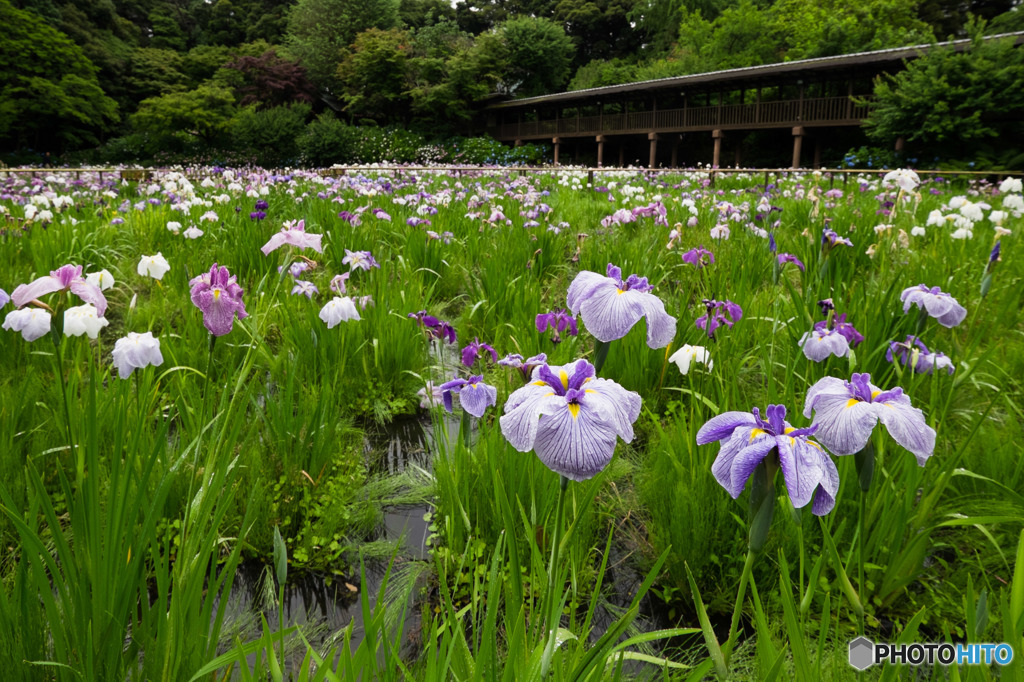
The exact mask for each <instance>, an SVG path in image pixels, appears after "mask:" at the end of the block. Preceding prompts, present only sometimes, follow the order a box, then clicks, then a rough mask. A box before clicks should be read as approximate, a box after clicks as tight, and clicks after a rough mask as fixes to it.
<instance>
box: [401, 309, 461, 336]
mask: <svg viewBox="0 0 1024 682" xmlns="http://www.w3.org/2000/svg"><path fill="white" fill-rule="evenodd" d="M408 317H409V318H411V319H413V320H416V322H417V323H419V325H420V326H421V327H423V328H424V329H426V330H427V331H428V332H430V335H431V336H432V337H433V338H435V339H444V340H445V341H447V342H448V343H455V341H456V340H457V339H456V335H455V329H454V328H453V327H452V326H451V325H450V324H448V323H447V322H442V321H441V320H439V319H437V318H436V317H434V316H433V315H428V314H427V311H426V310H421V311H419V312H418V313H409V315H408Z"/></svg>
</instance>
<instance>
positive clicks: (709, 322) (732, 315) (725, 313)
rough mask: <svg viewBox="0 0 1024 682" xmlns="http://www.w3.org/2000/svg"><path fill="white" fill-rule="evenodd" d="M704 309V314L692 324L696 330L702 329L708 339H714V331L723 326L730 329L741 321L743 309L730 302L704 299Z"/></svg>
mask: <svg viewBox="0 0 1024 682" xmlns="http://www.w3.org/2000/svg"><path fill="white" fill-rule="evenodd" d="M704 308H705V310H706V312H705V313H704V314H703V315H702V316H700V317H698V318H697V321H696V322H695V323H694V324H695V325H696V326H697V328H698V329H703V330H704V332H705V333H706V334H707V335H708V338H709V339H714V338H715V330H716V329H718V328H719V327H721V326H722V325H723V324H724V325H725V326H727V327H729V328H730V329H731V328H732V326H733V325H734V324H736V323H737V322H739V321H740V320H741V319H743V309H742V308H740V307H739V306H738V305H737V304H735V303H733V302H732V301H716V300H714V299H710V298H705V299H704Z"/></svg>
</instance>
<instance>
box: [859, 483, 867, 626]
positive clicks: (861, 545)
mask: <svg viewBox="0 0 1024 682" xmlns="http://www.w3.org/2000/svg"><path fill="white" fill-rule="evenodd" d="M867 500H868V494H867V493H866V492H863V491H862V492H861V494H860V509H859V511H858V513H857V587H859V588H860V596H861V599H865V598H867V588H866V587H865V586H864V517H865V516H866V515H867V514H866V512H867ZM858 616H859V618H858V620H859V621H860V623H859V625H860V634H862V635H863V634H864V611H863V610H861V612H860V613H859V614H858Z"/></svg>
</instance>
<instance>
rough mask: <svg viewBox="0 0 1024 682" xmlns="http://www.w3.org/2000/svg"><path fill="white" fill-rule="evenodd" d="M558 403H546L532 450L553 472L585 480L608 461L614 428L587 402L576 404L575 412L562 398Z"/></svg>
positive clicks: (612, 452) (613, 448)
mask: <svg viewBox="0 0 1024 682" xmlns="http://www.w3.org/2000/svg"><path fill="white" fill-rule="evenodd" d="M560 402H561V404H560V405H555V404H554V401H551V402H548V403H546V405H545V408H546V409H545V410H544V416H543V417H542V418H541V420H540V423H539V424H538V428H537V438H536V440H535V441H534V444H533V449H534V451H535V452H536V453H537V456H538V457H539V458H540V460H541V461H542V462H543V463H544V465H545V466H547V467H548V468H549V469H551V470H552V471H554V472H556V473H559V474H562V475H563V476H565V477H566V478H568V479H570V480H573V481H585V480H587V479H588V478H592V477H593V476H595V475H597V474H598V473H600V472H601V470H602V469H604V468H605V466H607V465H608V462H610V461H611V459H612V455H613V454H614V453H615V440H616V436H615V430H614V429H613V428H612V427H611V425H610V424H607V423H605V422H604V420H603V419H602V418H601V417H600V416H599V415H598V414H597V413H596V412H595V411H594V410H593V409H592V408H591V407H590V406H588V405H587V404H586V403H579V404H578V408H579V409H578V411H575V410H570V405H568V404H566V403H565V401H564V400H562V401H560ZM574 411H575V415H574V414H573V412H574Z"/></svg>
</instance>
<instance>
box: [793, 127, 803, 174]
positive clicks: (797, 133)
mask: <svg viewBox="0 0 1024 682" xmlns="http://www.w3.org/2000/svg"><path fill="white" fill-rule="evenodd" d="M803 142H804V127H803V126H796V127H795V128H793V165H792V167H793V168H799V167H800V149H801V147H802V146H803Z"/></svg>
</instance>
